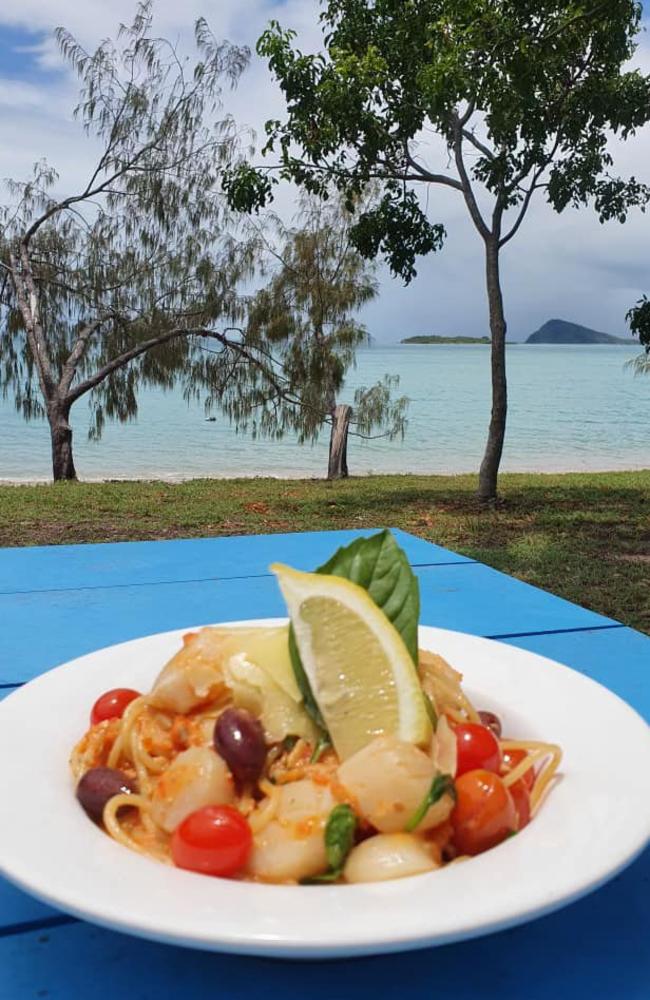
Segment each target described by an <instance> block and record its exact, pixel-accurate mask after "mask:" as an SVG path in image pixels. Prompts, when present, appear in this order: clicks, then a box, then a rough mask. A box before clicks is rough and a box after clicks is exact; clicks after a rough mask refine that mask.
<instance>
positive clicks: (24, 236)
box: [0, 0, 266, 479]
mask: <svg viewBox="0 0 650 1000" xmlns="http://www.w3.org/2000/svg"><path fill="white" fill-rule="evenodd" d="M57 38H58V42H59V45H60V48H61V50H62V53H63V55H64V56H65V57H66V58H67V59H68V61H69V62H70V64H71V65H72V67H73V68H74V70H75V71H76V73H77V75H78V77H79V79H80V84H81V99H80V103H79V106H78V107H77V109H76V114H77V117H78V118H79V119H80V121H81V123H82V124H83V127H84V129H85V130H86V132H87V133H88V134H89V135H92V136H94V137H95V138H96V139H97V140H98V141H99V145H100V155H99V157H98V159H97V162H96V164H95V166H94V168H93V170H92V171H91V173H90V176H89V178H88V180H87V182H86V184H85V185H83V187H81V188H80V189H79V190H76V191H74V192H72V193H67V194H65V195H60V194H58V193H57V190H58V184H57V182H58V178H57V175H56V173H55V171H54V170H53V169H52V168H50V167H49V166H47V164H46V163H44V162H40V163H37V164H36V166H35V168H34V173H33V176H32V177H31V179H30V180H28V181H27V182H24V183H17V182H13V183H11V184H10V192H11V195H12V203H11V204H10V205H7V206H6V207H5V208H3V209H2V210H1V211H0V294H1V299H0V301H1V303H2V305H1V306H0V308H1V309H2V313H0V320H4V323H3V329H2V355H1V356H2V367H1V369H0V388H1V389H2V391H3V393H4V394H5V395H7V394H8V393H9V392H10V391H11V392H13V394H14V399H15V402H16V406H17V407H18V409H19V410H21V411H22V413H23V414H24V416H25V417H26V418H27V419H30V418H31V417H34V416H42V415H46V416H47V419H48V421H49V425H50V433H51V439H52V465H53V474H54V478H55V479H74V478H76V471H75V466H74V460H73V453H72V429H71V427H70V420H69V417H70V410H71V407H72V406H73V404H74V403H75V402H76V401H77V400H79V399H81V398H82V397H83V396H88V395H89V394H92V395H91V397H90V398H91V399H92V405H93V411H92V427H91V430H92V432H93V433H94V434H95V435H99V434H101V430H102V426H103V423H104V420H105V419H106V418H107V417H108V418H117V419H120V420H126V419H129V418H131V417H133V416H134V415H135V414H136V413H137V388H138V386H139V385H141V384H155V385H162V386H166V387H171V386H172V385H174V384H175V382H176V381H177V380H178V379H179V378H180V377H181V374H187V373H189V372H190V371H191V372H192V373H193V375H194V377H197V378H198V377H201V378H202V379H203V385H204V387H206V388H207V389H208V390H209V391H211V392H213V393H214V392H217V391H218V389H219V387H222V386H223V385H224V379H225V378H226V377H227V375H228V374H231V373H232V369H233V364H234V363H235V362H238V361H241V362H242V363H244V364H250V365H256V364H260V365H262V367H264V364H265V363H264V362H262V361H261V359H259V358H258V357H257V356H255V355H253V354H251V353H250V352H248V351H247V349H246V346H245V345H243V344H242V343H241V342H240V341H239V340H238V339H237V338H234V339H233V338H229V336H228V333H227V329H226V328H227V327H228V325H231V324H233V323H235V322H238V321H239V320H241V318H242V316H243V315H244V314H245V303H244V302H243V301H242V299H241V297H240V296H238V294H237V287H238V283H239V282H240V281H241V280H242V279H244V278H246V277H247V276H248V275H249V274H250V271H251V268H252V266H253V263H254V257H253V251H252V249H251V243H250V241H248V242H247V241H242V240H235V239H234V238H233V237H232V236H231V235H229V223H230V218H229V211H228V209H227V205H226V204H225V199H224V197H223V193H222V191H221V186H220V176H221V171H222V169H223V167H224V166H225V165H226V164H229V163H231V162H232V160H233V158H234V157H235V156H236V155H237V150H238V134H237V130H236V126H235V123H234V122H233V120H232V119H231V118H230V117H229V116H228V115H222V116H221V117H219V111H220V108H221V104H220V95H221V89H222V86H223V84H224V83H229V84H230V85H234V84H235V83H236V82H237V80H238V78H239V76H240V74H241V72H242V71H243V69H244V68H245V66H246V63H247V60H248V51H247V50H246V49H242V48H238V47H236V46H234V45H231V44H229V43H227V42H224V43H218V42H216V41H215V39H214V38H213V36H212V35H211V33H210V31H209V29H208V27H207V25H206V23H205V21H203V20H199V21H197V23H196V28H195V41H196V50H197V54H196V58H195V59H194V61H192V62H190V61H189V60H181V58H180V56H179V55H178V53H177V51H176V50H175V48H174V47H173V46H172V45H171V44H170V43H169V42H167V41H165V40H163V39H159V38H157V37H156V36H155V35H154V34H152V14H151V4H150V2H148V0H147V2H144V3H142V4H140V6H139V8H138V12H137V15H136V17H135V19H134V21H133V23H132V24H131V25H130V26H128V27H125V26H122V27H121V29H120V32H119V35H118V39H117V42H115V43H114V42H112V41H110V40H108V41H105V42H103V43H102V44H101V45H100V46H99V48H97V49H96V51H95V52H93V53H87V52H86V51H84V49H83V48H82V47H81V46H80V45H79V44H77V42H76V41H75V40H74V39H73V38H72V36H71V35H69V34H68V33H67V32H66V31H65V30H63V29H58V31H57ZM210 342H213V343H215V342H216V344H217V345H218V351H217V352H216V354H215V353H211V354H210V355H209V357H206V359H204V358H203V352H202V345H204V344H206V343H210ZM235 367H236V364H235ZM265 370H266V369H265Z"/></svg>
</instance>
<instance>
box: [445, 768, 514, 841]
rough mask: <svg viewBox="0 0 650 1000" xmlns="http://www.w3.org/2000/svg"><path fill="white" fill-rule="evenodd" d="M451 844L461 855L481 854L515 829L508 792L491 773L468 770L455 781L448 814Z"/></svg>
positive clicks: (512, 808) (512, 803)
mask: <svg viewBox="0 0 650 1000" xmlns="http://www.w3.org/2000/svg"><path fill="white" fill-rule="evenodd" d="M451 822H452V824H453V827H454V844H455V846H456V849H457V850H458V852H459V853H460V854H480V853H481V852H482V851H487V850H488V849H489V848H490V847H496V845H497V844H500V843H501V841H502V840H505V838H506V837H507V836H508V834H510V833H514V832H515V831H516V830H517V829H518V823H517V810H516V808H515V804H514V802H513V800H512V796H511V795H510V792H509V791H508V789H507V788H506V786H505V785H504V783H503V781H502V779H501V778H500V777H499V776H498V774H494V773H493V772H492V771H486V770H477V771H468V772H467V773H466V774H462V775H461V776H460V778H457V779H456V805H455V806H454V811H453V812H452V814H451Z"/></svg>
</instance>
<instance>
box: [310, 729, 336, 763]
mask: <svg viewBox="0 0 650 1000" xmlns="http://www.w3.org/2000/svg"><path fill="white" fill-rule="evenodd" d="M331 745H332V741H331V739H330V738H329V736H328V735H327V733H323V734H322V735H321V736H320V737H319V740H318V743H317V744H316V746H315V747H314V752H313V753H312V755H311V757H310V758H309V763H310V764H317V763H318V761H319V760H320V758H321V757H322V755H323V754H324V753H325V751H326V750H327V749H328V748H329V747H331Z"/></svg>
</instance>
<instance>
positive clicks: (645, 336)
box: [626, 295, 650, 375]
mask: <svg viewBox="0 0 650 1000" xmlns="http://www.w3.org/2000/svg"><path fill="white" fill-rule="evenodd" d="M626 319H627V321H628V323H629V324H630V330H631V331H632V333H633V334H634V336H635V337H638V338H639V341H640V342H641V344H642V346H643V349H644V352H645V353H644V354H642V355H640V357H638V358H635V359H634V360H633V361H632V367H633V368H634V371H635V373H636V374H637V375H648V374H650V299H649V298H648V296H647V295H643V296H642V297H641V298H640V299H639V301H638V302H637V304H636V305H635V306H633V307H632V309H630V310H629V312H628V313H627V316H626Z"/></svg>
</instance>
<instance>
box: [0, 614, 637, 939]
mask: <svg viewBox="0 0 650 1000" xmlns="http://www.w3.org/2000/svg"><path fill="white" fill-rule="evenodd" d="M274 621H275V622H278V621H279V620H278V619H276V620H274ZM265 623H270V622H269V621H268V620H267V621H266V622H265ZM241 624H244V623H241ZM252 624H261V623H260V622H253V623H252ZM186 631H187V629H183V630H179V631H176V632H167V633H163V634H160V635H154V636H150V637H147V638H144V639H137V640H135V641H134V642H127V643H123V644H122V645H119V646H113V647H111V648H109V649H102V650H99V651H98V652H96V653H91V654H90V655H88V656H83V657H81V658H80V659H77V660H73V661H72V662H70V663H67V664H64V665H63V666H61V667H58V668H57V669H56V670H52V671H50V672H49V673H47V674H43V675H42V676H41V677H39V678H38V679H36V680H34V681H32V682H31V683H30V684H27V685H26V686H25V687H23V688H21V689H20V690H18V691H16V692H15V693H14V694H12V695H10V696H9V697H8V698H7V699H5V701H4V702H2V703H0V761H2V775H1V777H0V801H2V802H3V803H4V808H3V810H2V812H3V819H2V825H1V827H0V830H1V839H2V851H1V852H0V856H1V862H0V863H1V865H2V872H3V874H4V875H6V877H7V878H8V879H10V880H11V881H12V882H15V883H16V884H17V885H19V886H20V887H21V888H23V889H25V890H27V892H30V893H32V894H33V895H35V896H38V897H39V898H40V899H42V900H44V901H45V902H47V903H51V904H53V905H54V906H57V907H60V908H61V909H62V910H66V911H68V912H69V913H73V914H75V915H76V916H78V917H83V918H85V919H87V920H91V921H94V922H96V923H98V924H102V925H104V926H106V927H111V928H115V929H117V930H121V931H127V932H129V933H132V934H136V935H140V936H142V937H146V938H153V939H155V940H159V941H166V942H171V943H174V944H181V945H188V946H192V947H196V948H205V949H212V950H216V951H229V952H241V953H247V954H254V955H269V956H278V957H293V958H309V957H319V956H320V957H336V956H346V955H363V954H372V953H377V952H388V951H398V950H404V949H408V948H418V947H424V946H427V945H437V944H444V943H447V942H450V941H457V940H460V939H462V938H469V937H473V936H476V935H479V934H486V933H488V932H490V931H496V930H499V929H501V928H505V927H509V926H512V925H514V924H518V923H522V922H524V921H527V920H531V919H532V918H534V917H538V916H541V915H542V914H544V913H548V912H550V911H551V910H554V909H557V908H558V907H560V906H564V905H565V904H567V903H570V902H572V901H573V900H575V899H577V898H578V897H580V896H582V895H584V894H585V893H587V892H589V891H590V890H592V889H595V888H597V887H598V886H599V885H601V884H602V883H603V882H605V881H606V880H607V879H610V878H612V877H613V876H614V875H615V874H616V873H617V872H619V871H620V870H621V869H622V868H623V867H624V866H625V865H627V864H628V863H629V862H630V861H632V860H633V858H634V857H635V856H636V855H637V854H639V853H640V851H641V850H642V849H643V848H644V846H645V845H646V844H647V842H648V840H649V839H650V797H649V796H647V795H642V794H639V790H640V789H643V788H645V785H646V783H647V774H648V773H649V772H650V728H649V727H648V726H647V725H646V723H645V722H644V721H643V720H642V719H641V718H640V717H639V716H638V715H637V714H636V713H635V712H634V711H633V710H632V709H631V708H629V706H628V705H626V704H625V703H624V702H623V701H621V700H620V699H619V698H617V697H616V696H615V695H613V694H612V693H611V692H609V691H607V690H606V689H605V688H603V687H601V686H600V685H599V684H596V683H595V682H594V681H591V680H589V679H588V678H586V677H584V676H583V675H581V674H578V673H576V672H575V671H573V670H570V669H569V668H568V667H563V666H561V665H560V664H557V663H553V662H552V661H550V660H547V659H544V658H543V657H541V656H536V655H534V654H533V653H529V652H526V651H524V650H521V649H517V648H515V647H513V646H506V645H503V644H501V643H497V642H491V641H489V640H486V639H478V638H475V637H474V636H469V635H464V634H462V633H459V632H448V631H445V630H442V629H435V628H421V630H420V644H421V645H422V646H423V647H426V648H428V649H431V650H435V651H437V652H440V653H441V654H442V655H443V656H445V657H446V658H447V659H448V660H449V661H450V662H451V663H452V664H453V665H454V666H456V667H457V668H458V669H460V670H462V671H463V673H464V675H465V688H466V690H467V691H468V692H469V694H470V695H471V696H472V697H473V699H474V701H475V703H476V704H477V705H478V707H480V708H487V709H492V710H494V711H497V712H498V713H499V714H500V715H501V717H502V719H503V720H504V723H505V729H506V732H507V733H508V735H510V736H513V737H517V736H528V737H531V738H536V739H544V740H548V741H551V742H556V743H559V744H561V746H562V748H563V750H564V762H563V766H562V778H561V779H560V780H559V781H558V782H557V783H556V785H555V787H554V788H553V790H552V792H551V794H550V795H549V796H548V798H547V800H546V802H545V804H544V805H543V807H542V809H541V811H540V813H539V815H538V816H537V817H536V818H535V820H534V821H533V822H532V823H531V825H530V826H529V827H527V828H526V829H525V830H524V831H522V833H521V834H520V835H519V836H517V837H513V838H511V839H509V840H508V841H506V842H505V843H504V844H502V845H500V846H499V847H497V848H495V849H493V850H492V851H489V852H487V853H486V854H483V855H481V856H480V857H478V858H475V859H472V860H471V861H467V862H466V863H464V864H460V865H451V866H450V867H448V868H444V869H441V870H440V871H437V872H433V873H431V874H427V875H419V876H415V877H412V878H407V879H402V880H400V881H395V882H383V883H376V884H370V885H356V886H318V887H315V886H314V887H290V886H266V885H256V884H253V883H246V882H235V881H228V880H222V879H213V878H209V877H206V876H202V875H196V874H192V873H189V872H185V871H181V870H180V869H175V868H167V867H165V866H163V865H160V864H158V863H156V862H155V861H150V860H149V859H147V858H142V857H140V856H139V855H137V854H135V853H133V852H131V851H129V850H128V849H126V848H124V847H122V846H121V845H119V844H117V843H115V842H114V841H113V840H111V839H110V837H107V836H106V834H104V833H102V832H101V830H99V829H98V828H97V827H95V826H94V825H93V824H92V823H91V822H90V821H89V820H88V819H87V817H86V816H85V814H84V813H83V811H82V810H81V809H80V808H79V806H78V804H77V802H76V800H75V797H74V793H73V785H72V780H71V777H70V774H69V771H68V757H69V754H70V749H71V747H72V745H73V744H74V743H75V742H76V741H77V740H78V739H79V737H80V735H81V734H82V733H83V732H84V731H85V729H86V727H87V723H88V712H89V709H90V706H91V705H92V703H93V702H94V701H95V699H96V697H97V696H98V695H99V694H100V693H101V692H102V691H104V690H106V689H108V688H113V687H118V686H127V687H135V688H139V689H141V690H147V689H148V688H149V686H150V684H151V682H152V681H153V679H154V677H155V676H156V674H157V673H158V671H159V670H160V668H161V666H162V664H163V663H164V662H165V660H166V659H168V658H169V657H170V656H171V655H172V654H173V652H174V651H175V650H176V649H177V648H178V645H179V640H180V636H181V635H182V633H183V632H186Z"/></svg>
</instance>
